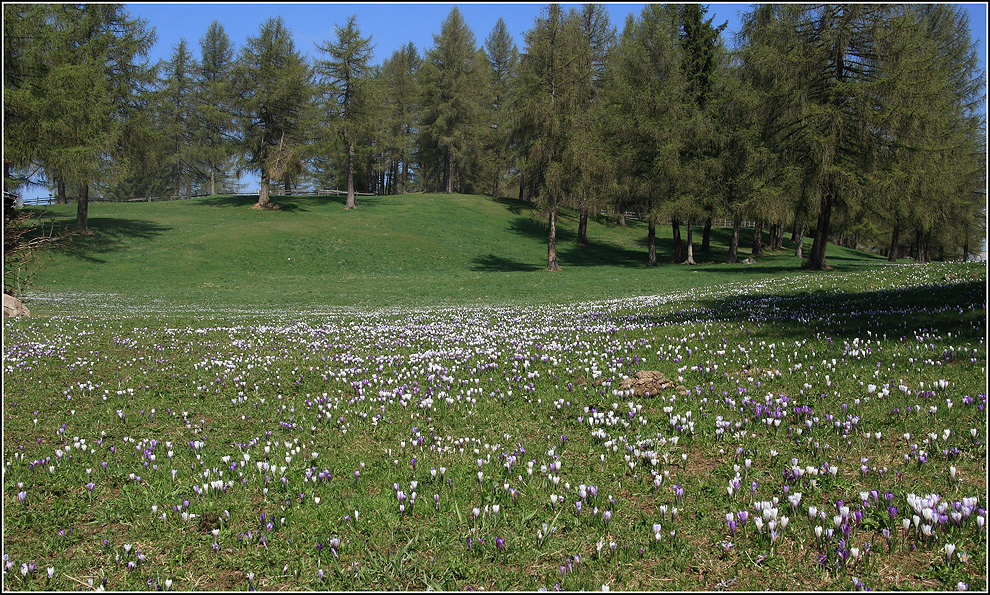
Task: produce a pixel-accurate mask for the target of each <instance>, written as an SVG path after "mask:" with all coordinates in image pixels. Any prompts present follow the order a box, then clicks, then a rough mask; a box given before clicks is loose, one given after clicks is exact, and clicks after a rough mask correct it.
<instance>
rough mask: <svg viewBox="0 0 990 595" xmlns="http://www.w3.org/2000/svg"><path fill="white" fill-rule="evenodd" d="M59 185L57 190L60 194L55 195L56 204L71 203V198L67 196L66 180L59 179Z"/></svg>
mask: <svg viewBox="0 0 990 595" xmlns="http://www.w3.org/2000/svg"><path fill="white" fill-rule="evenodd" d="M57 185H58V189H57V190H56V192H58V194H56V195H55V204H59V205H65V204H69V199H68V198H66V196H65V180H59V181H58V184H57Z"/></svg>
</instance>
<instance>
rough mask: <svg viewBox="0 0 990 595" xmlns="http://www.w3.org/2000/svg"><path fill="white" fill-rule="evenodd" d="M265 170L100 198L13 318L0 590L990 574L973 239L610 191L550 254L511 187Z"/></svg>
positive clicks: (828, 581)
mask: <svg viewBox="0 0 990 595" xmlns="http://www.w3.org/2000/svg"><path fill="white" fill-rule="evenodd" d="M376 200H378V199H376ZM431 200H432V201H433V202H432V203H430V202H429V201H431ZM442 201H448V203H447V204H442ZM249 202H250V201H248V200H246V199H245V200H242V199H234V198H222V199H212V200H210V199H207V200H203V201H200V202H184V203H152V204H137V205H133V204H131V205H99V204H97V205H93V207H92V209H91V214H93V217H94V228H95V229H96V230H97V235H95V236H94V237H92V238H78V239H77V241H78V242H80V243H79V244H77V245H76V248H75V251H76V252H75V253H70V254H63V255H59V256H57V257H54V258H53V259H52V260H51V261H50V263H49V268H48V269H47V270H46V272H45V277H44V278H43V282H44V283H45V284H46V285H47V288H48V289H50V290H52V292H53V294H52V296H51V298H50V299H47V300H43V299H40V298H42V297H45V296H43V295H36V296H35V301H33V302H29V306H30V307H31V308H32V311H33V312H34V313H36V314H38V313H40V314H41V315H40V316H34V317H32V318H30V319H22V320H16V321H14V320H6V319H5V321H4V373H3V374H4V397H3V430H4V432H3V459H4V475H3V504H4V510H3V542H4V556H5V559H4V578H3V583H4V587H5V588H10V589H19V590H70V589H71V590H75V589H79V588H84V589H85V588H89V587H91V586H92V587H98V586H101V585H102V586H104V587H105V588H107V589H113V590H146V589H149V588H151V589H158V588H163V589H172V590H179V589H192V590H244V589H266V590H267V589H271V590H275V589H278V590H324V589H336V590H400V589H406V590H411V589H416V590H425V589H438V590H439V589H443V590H464V589H466V588H468V587H471V588H473V589H480V588H483V589H486V590H490V589H504V590H530V589H531V590H536V589H540V588H546V589H555V588H560V589H564V590H599V589H601V588H602V586H603V585H607V586H609V587H610V588H612V589H621V590H668V589H686V590H716V589H746V590H756V589H761V590H762V589H772V590H853V589H855V588H857V587H858V586H860V585H861V586H864V587H868V588H873V589H878V588H879V589H896V590H943V589H955V588H957V586H958V584H959V583H960V582H962V583H966V585H967V586H968V587H969V588H970V589H974V590H985V588H986V586H987V585H986V576H987V571H986V568H987V566H986V530H985V525H981V524H980V523H984V522H985V517H986V512H985V508H986V502H987V484H986V477H987V469H986V460H987V450H986V439H987V436H986V381H987V371H986V343H985V335H986V268H985V266H982V265H975V264H942V263H932V264H929V265H904V266H878V261H877V260H876V259H874V258H872V257H869V256H868V255H862V254H859V253H855V252H851V251H842V250H838V249H837V250H835V252H834V253H833V252H832V249H831V248H830V257H831V258H832V262H833V266H835V267H836V270H834V271H832V272H830V273H826V274H812V273H809V272H806V271H803V270H800V268H799V264H798V263H796V262H795V259H793V258H792V257H790V256H788V255H787V254H786V253H781V254H777V255H771V256H769V257H768V258H765V259H760V264H758V265H750V266H749V267H746V266H744V265H734V266H729V265H720V264H714V263H707V264H702V265H699V266H698V267H683V266H675V265H663V266H661V267H658V268H656V269H647V268H646V267H644V266H642V265H641V264H640V263H639V261H637V260H636V259H637V258H641V257H643V256H645V250H643V247H642V245H641V244H640V243H639V242H640V241H641V240H642V236H644V235H645V234H644V233H643V229H642V228H637V227H635V226H633V227H631V228H629V229H622V228H617V227H615V226H609V225H603V224H597V223H596V224H594V225H592V226H591V228H590V235H591V237H592V238H593V240H594V241H595V242H597V245H593V246H592V247H590V248H589V249H588V250H587V253H585V254H584V260H581V259H579V258H577V257H578V255H579V250H584V249H578V248H576V247H574V248H567V249H565V250H562V253H563V254H564V255H565V256H566V255H569V256H566V258H567V259H565V260H564V261H563V264H564V266H565V269H566V270H565V271H564V272H563V273H560V274H549V273H545V272H542V271H540V270H538V269H539V268H540V267H541V265H542V262H541V258H542V257H543V252H542V250H545V247H543V244H542V242H543V240H542V237H541V236H539V235H538V234H537V233H536V232H535V231H534V232H532V233H530V232H529V231H527V230H529V229H537V230H538V229H539V224H538V222H536V221H535V220H533V219H531V218H530V216H531V212H530V211H529V210H528V207H527V205H524V204H520V203H515V202H512V201H493V200H488V199H483V198H479V197H461V196H455V197H440V196H434V197H431V196H429V195H424V196H408V197H398V198H382V199H380V202H376V201H373V200H368V201H365V202H359V205H360V208H359V209H358V211H357V212H355V213H345V212H343V209H342V208H341V205H340V204H339V203H337V202H336V201H332V200H331V201H324V200H323V199H310V198H294V199H284V200H280V202H281V203H282V204H283V206H284V207H285V208H284V210H282V211H279V212H257V211H252V210H251V209H250V208H249V204H248V203H249ZM441 207H443V208H441ZM445 213H455V214H458V216H457V217H451V218H449V217H448V215H446V214H445ZM63 215H64V216H66V217H67V216H68V211H66V212H65V213H64V214H63ZM56 216H62V215H59V212H57V211H56ZM121 220H126V221H129V222H130V223H128V224H127V227H128V228H129V229H131V230H132V231H133V230H140V233H139V234H137V235H136V236H134V235H132V234H125V233H124V232H123V231H122V229H123V228H122V227H115V225H116V224H110V223H108V222H109V221H118V222H119V221H121ZM565 220H566V218H565ZM527 221H529V223H527ZM566 221H567V222H566V225H568V226H571V227H570V229H573V226H574V221H573V219H570V220H566ZM101 222H102V223H101ZM399 222H401V223H402V225H401V229H400V226H399V225H398V223H399ZM472 222H473V223H472ZM345 224H346V225H345ZM482 224H483V225H482ZM334 225H336V226H338V228H339V231H337V232H331V233H328V232H327V231H326V230H327V229H331V228H332V227H333V226H334ZM457 225H463V227H462V228H460V229H457V228H456V226H457ZM113 229H117V230H118V231H116V232H114V231H111V230H113ZM321 229H322V231H319V232H318V230H321ZM247 230H250V233H248V231H247ZM565 230H566V229H565ZM386 234H388V235H386ZM698 235H700V234H698ZM465 237H467V238H469V240H465V239H463V238H465ZM564 237H565V238H567V236H566V234H564ZM328 238H330V239H328ZM334 238H336V239H337V240H339V242H341V243H342V244H343V245H346V246H347V247H348V249H347V250H344V249H343V248H338V247H336V245H335V244H334V243H333V241H331V240H333V239H334ZM724 239H725V238H724V236H722V237H721V240H720V241H724ZM566 241H570V240H568V239H565V242H566ZM668 241H669V240H668ZM85 242H92V244H91V245H89V247H88V248H87V249H86V250H84V249H83V248H86V245H85ZM193 242H201V245H200V247H195V246H193V245H192V243H193ZM101 247H102V248H101ZM415 247H418V248H420V253H419V256H418V257H414V256H410V255H409V251H410V250H411V249H412V248H415ZM661 247H662V248H663V247H665V246H664V245H663V244H662V245H661ZM666 247H667V248H669V246H666ZM93 248H98V250H95V251H94V250H93ZM358 248H361V249H358ZM290 250H291V251H292V256H291V258H292V262H293V263H295V264H294V265H292V266H298V267H300V268H299V269H298V270H297V271H295V272H293V273H291V274H290V273H289V272H287V271H288V267H289V265H288V264H287V263H288V260H286V265H285V266H283V265H282V264H281V262H278V263H276V262H274V261H275V258H276V257H275V256H274V255H275V254H277V253H281V252H283V251H290ZM321 250H322V251H323V253H320V251H321ZM720 250H724V245H722V244H716V246H715V254H714V255H713V257H712V260H713V261H718V260H720V259H721V258H723V256H722V255H720V254H719V251H720ZM197 251H204V252H205V253H206V254H208V255H209V256H210V257H206V256H204V255H200V256H199V257H195V255H196V254H197ZM331 252H333V254H334V255H333V256H331ZM338 252H339V254H338ZM345 253H346V255H345ZM617 253H622V254H628V255H629V256H628V259H627V260H621V259H620V260H618V261H616V262H617V264H605V261H606V260H609V259H608V258H606V256H608V255H612V256H614V255H615V254H617ZM492 254H497V255H498V260H497V261H493V259H491V258H488V259H487V260H486V259H485V257H486V256H487V255H492ZM722 254H724V252H723V253H722ZM596 255H597V256H596ZM197 258H198V260H197ZM285 258H286V259H288V258H289V256H286V257H285ZM337 258H340V259H342V260H343V264H339V265H338V266H339V268H338V269H336V270H337V272H336V274H337V275H338V276H346V277H348V280H347V281H346V282H344V281H331V279H332V278H333V277H334V274H332V273H330V272H327V271H326V270H324V269H321V263H326V262H329V261H332V260H334V259H337ZM239 259H243V260H239ZM479 259H480V260H479ZM596 259H598V260H596ZM661 259H662V260H668V261H669V260H670V258H669V254H668V255H666V257H665V256H664V254H663V252H661ZM297 261H298V262H297ZM337 262H338V263H339V262H340V261H337ZM251 263H256V264H251ZM507 263H508V264H507ZM582 263H583V264H582ZM400 266H401V267H403V270H402V271H401V272H400V271H398V267H400ZM393 269H394V270H393ZM501 269H512V270H501ZM516 269H521V270H516ZM761 269H765V270H761ZM695 270H697V271H699V272H692V271H695ZM458 275H459V276H461V279H460V280H458V279H457V277H458ZM475 276H476V277H477V279H474V277H475ZM613 276H614V281H612V280H610V279H612V278H613ZM223 279H237V281H236V282H234V281H227V283H229V284H228V285H221V284H222V283H224V281H223ZM382 279H391V284H389V283H383V282H382ZM468 279H473V280H474V283H473V284H470V283H467V280H468ZM208 283H212V284H213V285H212V286H211V285H207V284H208ZM462 286H464V287H466V289H464V290H463V291H462V290H461V289H460V287H462ZM551 290H552V291H551ZM309 292H312V297H309V296H310V293H309ZM74 296H75V297H74ZM630 296H639V297H630ZM592 298H597V299H598V301H591V300H592ZM479 299H480V303H478V301H479ZM362 304H367V305H364V306H362ZM451 304H457V306H456V307H451ZM331 305H339V306H352V307H338V308H332V307H330V306H331ZM354 306H359V307H354ZM372 306H374V307H372ZM409 306H415V307H409ZM639 371H656V372H660V373H662V374H663V375H664V376H665V377H666V378H668V379H670V380H671V381H672V385H673V386H671V387H668V388H664V389H662V390H660V392H657V391H656V390H651V394H650V395H646V394H644V393H643V392H642V390H640V392H638V393H635V392H631V391H630V389H626V388H624V387H623V386H622V382H623V381H624V380H625V379H627V378H629V377H632V376H633V375H634V374H636V373H637V372H639ZM652 393H655V394H652ZM747 461H748V463H747ZM558 464H559V468H558V466H557V465H558ZM414 482H415V483H414ZM754 482H755V485H754ZM730 487H731V488H732V491H731V492H730V491H729V488H730ZM414 492H415V493H416V496H415V504H414V503H413V496H412V494H413V493H414ZM798 493H800V494H801V495H802V497H801V499H800V501H797V502H794V503H792V502H791V501H790V500H789V498H790V497H796V495H797V494H798ZM861 495H865V502H864V501H863V499H862V497H861ZM888 495H889V500H888ZM929 495H937V496H938V501H937V502H936V501H935V499H934V497H931V498H930V499H929V500H927V501H921V502H919V501H918V500H916V499H915V497H914V496H917V497H919V498H922V499H923V498H926V497H929ZM317 498H318V499H319V501H317ZM971 499H975V502H974V500H971ZM579 502H580V503H581V508H580V510H579V509H578V506H577V504H578V503H579ZM764 503H766V504H764ZM942 505H944V506H945V507H944V508H941V507H942ZM888 506H895V507H896V508H897V510H896V511H893V514H891V512H890V510H889V509H888ZM496 507H497V509H496ZM844 507H848V510H845V509H844ZM812 508H814V509H816V511H817V513H818V514H817V515H812V512H813V511H812ZM957 508H958V510H957ZM675 509H676V511H675ZM496 510H497V512H496ZM933 511H934V512H933ZM742 512H745V513H747V514H748V515H749V517H748V522H746V523H745V524H744V523H743V522H742V520H741V515H740V514H739V513H742ZM954 512H956V513H958V514H959V518H958V521H957V520H956V519H955V518H954V517H952V516H951V515H952V513H954ZM606 513H607V514H606ZM726 514H729V515H732V518H733V520H734V521H735V522H737V526H736V527H735V532H734V533H733V531H732V527H730V526H729V524H728V523H727V521H726ZM932 514H934V515H935V516H934V517H932V519H933V520H931V521H928V515H932ZM939 514H944V515H945V516H946V519H945V520H944V522H940V521H941V519H940V518H939V517H938V515H939ZM764 515H766V519H767V520H766V522H765V523H764V526H763V528H762V529H757V527H756V523H755V518H756V517H757V516H759V517H760V518H763V517H764ZM915 515H917V516H918V517H919V523H918V525H914V524H912V523H913V517H914V516H915ZM607 516H608V517H609V518H608V520H606V517H607ZM775 516H776V519H774V517H775ZM783 517H787V518H788V524H787V526H786V527H782V526H781V524H777V525H776V526H775V527H774V533H775V535H771V533H770V531H771V530H770V527H769V521H770V520H775V522H776V523H782V519H783ZM834 517H838V521H837V522H836V521H834V520H833V519H834ZM979 519H984V520H983V521H981V520H979ZM905 520H907V521H908V524H909V527H908V529H907V530H905V529H904V527H903V525H902V523H903V521H905ZM926 525H930V527H928V528H926ZM816 527H822V537H818V536H816V533H815V531H816ZM884 531H887V532H888V533H887V534H886V535H885V533H884ZM926 531H930V536H929V535H927V534H926ZM844 532H847V533H848V536H846V535H844ZM658 535H659V538H658V537H657V536H658ZM888 537H889V540H888ZM469 539H470V541H469ZM500 544H501V547H500ZM946 546H950V548H949V550H950V551H951V555H947V550H946ZM951 546H955V549H954V550H952V547H951ZM853 548H855V551H856V552H857V555H853V551H854V550H853ZM49 568H50V569H51V577H49V574H48V569H49Z"/></svg>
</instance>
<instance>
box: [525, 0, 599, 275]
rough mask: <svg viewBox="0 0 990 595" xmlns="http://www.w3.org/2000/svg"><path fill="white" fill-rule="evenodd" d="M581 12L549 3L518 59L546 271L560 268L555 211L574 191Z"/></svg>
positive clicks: (528, 174)
mask: <svg viewBox="0 0 990 595" xmlns="http://www.w3.org/2000/svg"><path fill="white" fill-rule="evenodd" d="M580 33H581V32H580V23H579V22H578V18H577V14H576V13H575V12H574V11H573V9H572V10H571V12H570V13H569V14H568V15H566V16H565V14H564V11H563V9H562V8H561V7H560V5H559V4H551V5H549V6H548V7H547V8H546V9H545V12H544V15H543V16H540V17H539V18H537V20H536V24H535V26H534V27H533V28H532V29H531V30H530V31H529V32H527V34H526V51H525V53H524V54H523V56H522V62H521V64H520V70H521V77H520V90H521V93H522V96H523V101H522V105H521V120H522V122H521V124H522V126H523V127H524V128H525V129H526V130H527V134H528V135H529V139H528V143H527V147H526V177H527V178H528V179H529V180H530V181H531V183H532V184H533V185H534V187H535V188H536V189H537V194H536V199H537V201H536V202H537V205H538V206H539V207H540V208H541V210H542V211H543V212H545V213H547V216H548V224H549V225H548V227H549V229H548V235H547V270H548V271H559V270H560V265H559V264H558V262H557V216H558V213H559V211H560V209H561V208H562V207H563V206H565V205H566V204H567V203H568V201H569V200H570V198H571V197H572V196H573V194H574V190H575V187H576V183H577V176H576V175H575V172H574V169H573V164H574V163H575V149H576V147H575V145H574V144H573V138H574V133H575V124H576V120H575V119H574V115H575V114H576V113H577V111H578V109H579V108H580V107H581V106H582V105H583V101H584V97H583V95H582V93H581V89H582V82H583V81H584V80H585V76H584V73H583V72H582V70H581V68H580V61H579V60H576V59H572V58H573V57H574V56H575V55H576V54H577V53H578V52H579V51H580V47H581V34H580Z"/></svg>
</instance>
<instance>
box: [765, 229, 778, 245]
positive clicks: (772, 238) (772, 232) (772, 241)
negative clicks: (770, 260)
mask: <svg viewBox="0 0 990 595" xmlns="http://www.w3.org/2000/svg"><path fill="white" fill-rule="evenodd" d="M767 248H768V249H770V250H775V249H776V248H777V226H776V225H773V224H771V225H770V243H769V244H767Z"/></svg>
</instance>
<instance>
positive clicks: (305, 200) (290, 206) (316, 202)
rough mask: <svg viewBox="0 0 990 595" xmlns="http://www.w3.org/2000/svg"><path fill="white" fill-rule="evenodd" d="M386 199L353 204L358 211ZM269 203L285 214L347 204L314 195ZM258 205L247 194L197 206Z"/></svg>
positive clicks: (366, 198)
mask: <svg viewBox="0 0 990 595" xmlns="http://www.w3.org/2000/svg"><path fill="white" fill-rule="evenodd" d="M383 198H386V197H383V196H357V197H355V200H354V202H355V204H356V205H357V208H358V209H361V208H362V207H377V206H380V205H381V204H382V199H383ZM270 201H271V202H272V203H273V204H276V205H278V210H279V211H285V212H287V213H292V212H296V211H299V212H306V211H308V210H309V209H307V208H306V207H309V206H324V205H329V204H338V205H340V208H341V209H343V208H344V206H345V205H346V204H347V197H346V196H317V195H315V194H298V195H296V194H293V195H287V196H286V195H281V194H273V195H272V196H271V199H270ZM257 203H258V195H257V194H254V195H251V194H248V195H235V196H211V197H208V198H203V199H200V201H199V204H200V205H203V206H206V207H235V208H250V207H251V206H252V205H255V204H257Z"/></svg>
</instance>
